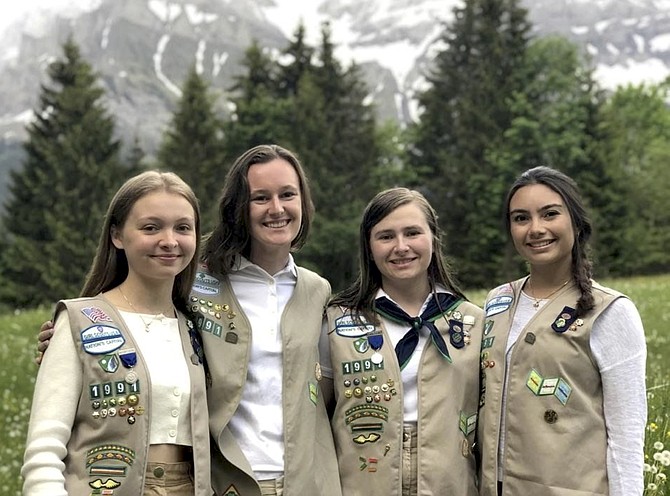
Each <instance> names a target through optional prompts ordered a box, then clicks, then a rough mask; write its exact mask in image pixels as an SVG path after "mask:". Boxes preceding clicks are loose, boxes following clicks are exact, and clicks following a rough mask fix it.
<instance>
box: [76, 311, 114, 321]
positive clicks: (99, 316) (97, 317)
mask: <svg viewBox="0 0 670 496" xmlns="http://www.w3.org/2000/svg"><path fill="white" fill-rule="evenodd" d="M81 313H83V314H84V315H86V317H88V319H89V320H90V321H91V322H96V323H97V322H112V319H110V318H109V316H108V315H107V314H106V313H105V311H104V310H102V309H101V308H98V307H86V308H82V309H81Z"/></svg>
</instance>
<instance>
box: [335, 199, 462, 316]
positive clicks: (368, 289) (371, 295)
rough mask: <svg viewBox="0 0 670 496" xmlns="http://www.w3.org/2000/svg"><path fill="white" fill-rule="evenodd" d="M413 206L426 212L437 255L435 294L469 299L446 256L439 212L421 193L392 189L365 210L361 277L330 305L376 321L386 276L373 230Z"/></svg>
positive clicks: (432, 271) (432, 279)
mask: <svg viewBox="0 0 670 496" xmlns="http://www.w3.org/2000/svg"><path fill="white" fill-rule="evenodd" d="M409 203H414V204H416V205H417V206H418V207H419V209H420V210H421V211H422V212H423V215H424V216H425V218H426V222H427V223H428V226H429V228H430V232H431V234H432V238H433V255H432V257H431V260H430V264H429V265H428V270H427V277H428V282H429V283H430V287H431V289H432V290H434V289H435V286H437V285H441V286H444V287H445V288H446V289H447V290H448V291H450V292H452V293H453V294H455V295H457V296H459V297H461V298H465V296H464V295H463V293H462V292H461V290H460V289H459V288H458V285H457V284H456V282H455V279H454V276H453V274H452V271H451V268H450V266H449V264H448V263H447V261H446V259H445V257H444V255H443V253H442V232H441V230H440V227H439V224H438V221H437V213H436V212H435V209H434V208H433V207H432V206H431V205H430V203H429V202H428V200H426V198H425V197H424V196H423V195H422V194H421V193H419V192H418V191H414V190H410V189H407V188H391V189H387V190H384V191H382V192H380V193H377V195H376V196H375V197H374V198H373V199H372V200H370V202H369V203H368V205H367V207H366V208H365V211H364V212H363V218H362V220H361V224H360V228H359V240H358V248H359V251H358V277H357V279H356V281H355V282H354V283H353V284H352V285H350V286H349V287H348V288H346V289H345V290H343V291H341V292H340V293H338V294H337V295H335V296H334V297H333V298H332V299H331V301H330V303H329V305H341V306H343V307H345V308H348V309H350V310H351V311H352V313H354V314H358V315H363V316H365V317H366V318H367V319H368V320H370V321H375V320H376V319H375V317H374V314H373V309H374V300H375V296H376V294H377V291H378V290H379V288H381V287H382V275H381V272H380V271H379V268H378V267H377V265H376V264H375V262H374V259H373V258H372V249H371V247H370V235H371V233H372V229H373V228H374V227H375V226H376V225H377V224H379V222H380V221H381V220H382V219H383V218H384V217H386V216H387V215H389V214H390V213H391V212H393V211H394V210H395V209H397V208H398V207H401V206H403V205H407V204H409Z"/></svg>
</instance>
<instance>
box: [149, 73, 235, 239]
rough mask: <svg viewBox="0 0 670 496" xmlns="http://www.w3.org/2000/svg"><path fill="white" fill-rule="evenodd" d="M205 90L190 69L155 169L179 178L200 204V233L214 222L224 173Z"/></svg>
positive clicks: (218, 125) (218, 128)
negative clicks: (157, 166)
mask: <svg viewBox="0 0 670 496" xmlns="http://www.w3.org/2000/svg"><path fill="white" fill-rule="evenodd" d="M208 89H209V86H208V84H207V82H206V81H205V80H204V79H203V78H202V77H200V75H199V74H198V73H197V71H196V69H195V68H192V69H191V71H190V72H189V74H188V77H187V78H186V81H185V83H184V86H183V88H182V95H181V98H180V99H179V102H178V108H177V110H176V111H175V113H174V115H173V118H172V121H171V123H170V126H169V128H168V130H167V131H166V132H165V134H164V136H163V141H162V143H161V145H160V148H159V150H158V162H159V167H160V168H161V169H165V170H169V171H172V172H175V173H177V174H179V176H180V177H181V178H182V179H183V180H184V181H186V182H187V183H188V184H189V185H190V186H191V188H193V191H194V192H195V194H196V196H197V197H198V199H199V200H200V204H201V205H202V224H203V232H206V231H208V230H210V229H211V228H213V227H214V222H216V215H215V210H216V209H215V203H216V199H217V198H218V196H219V191H220V190H221V187H222V186H223V179H224V177H225V173H226V170H225V166H224V161H225V160H224V147H223V129H222V122H221V120H220V119H219V118H218V117H217V116H216V114H215V111H214V100H213V97H212V96H211V95H210V94H209V93H208Z"/></svg>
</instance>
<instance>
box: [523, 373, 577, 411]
mask: <svg viewBox="0 0 670 496" xmlns="http://www.w3.org/2000/svg"><path fill="white" fill-rule="evenodd" d="M526 386H528V389H530V390H531V391H532V392H533V394H534V395H535V396H552V395H553V396H555V397H556V399H558V401H560V402H561V404H562V405H564V406H565V404H566V403H567V402H568V399H570V394H571V393H572V387H570V385H569V384H568V383H567V382H566V381H565V380H564V379H563V378H561V377H548V378H546V379H545V378H543V377H542V375H541V374H540V373H539V372H538V371H537V370H535V369H531V371H530V373H529V374H528V379H527V381H526Z"/></svg>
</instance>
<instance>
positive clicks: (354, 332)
mask: <svg viewBox="0 0 670 496" xmlns="http://www.w3.org/2000/svg"><path fill="white" fill-rule="evenodd" d="M374 330H375V326H374V325H372V324H365V323H362V322H361V321H359V320H358V319H354V318H353V317H352V316H351V315H343V316H342V317H339V318H338V319H335V332H336V333H337V335H338V336H342V337H345V338H360V337H362V336H365V335H366V334H368V333H369V332H372V331H374Z"/></svg>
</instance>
